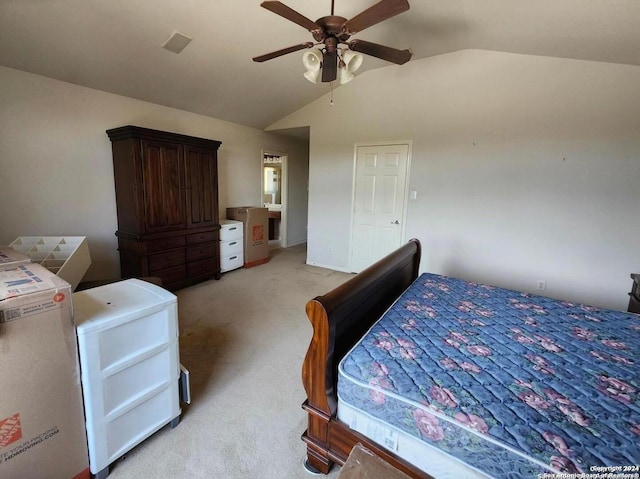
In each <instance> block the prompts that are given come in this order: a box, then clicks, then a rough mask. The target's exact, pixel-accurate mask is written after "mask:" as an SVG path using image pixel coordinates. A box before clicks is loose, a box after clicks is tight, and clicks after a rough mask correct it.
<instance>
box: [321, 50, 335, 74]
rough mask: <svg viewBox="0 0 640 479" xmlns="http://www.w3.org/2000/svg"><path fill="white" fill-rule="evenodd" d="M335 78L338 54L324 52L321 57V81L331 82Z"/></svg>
mask: <svg viewBox="0 0 640 479" xmlns="http://www.w3.org/2000/svg"><path fill="white" fill-rule="evenodd" d="M336 78H338V52H337V50H334V51H331V52H328V51H326V50H325V51H324V53H323V55H322V81H323V82H331V81H334V80H335V79H336Z"/></svg>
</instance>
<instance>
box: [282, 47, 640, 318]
mask: <svg viewBox="0 0 640 479" xmlns="http://www.w3.org/2000/svg"><path fill="white" fill-rule="evenodd" d="M334 102H335V103H334V106H330V105H329V98H328V96H325V97H323V98H321V99H320V100H317V101H316V102H314V103H312V104H310V105H308V106H306V107H304V108H303V109H301V110H299V111H298V112H296V113H294V114H292V115H290V116H289V117H287V118H285V119H283V120H281V121H279V122H277V123H275V124H274V125H271V126H270V128H269V129H278V128H290V127H295V126H302V125H309V126H310V128H311V140H310V186H309V188H310V190H309V239H308V253H307V254H308V256H307V261H308V263H310V264H316V265H321V266H325V267H330V268H334V269H339V270H348V269H349V248H350V228H351V204H352V182H353V154H354V144H355V143H359V142H367V141H383V140H413V155H412V165H411V176H410V189H412V190H415V191H417V199H416V200H409V203H408V205H409V206H408V215H407V225H406V231H407V235H406V236H407V239H408V238H410V237H417V238H420V239H421V240H422V242H423V245H424V258H423V261H422V265H421V268H422V270H423V271H432V272H436V273H442V274H450V275H454V276H459V277H463V278H466V279H472V280H479V281H486V282H490V283H493V284H496V285H498V286H505V287H511V288H515V289H520V290H525V291H531V292H536V290H535V288H536V283H537V281H538V280H545V281H546V282H547V290H546V291H545V292H544V293H543V294H547V295H549V296H552V297H557V298H563V299H569V300H573V301H583V302H587V303H591V304H596V305H601V306H607V307H612V308H618V309H625V308H626V304H627V301H628V297H627V292H628V291H629V290H630V288H631V280H630V278H629V274H630V273H632V272H636V273H637V272H640V249H639V248H638V238H640V221H639V214H638V213H639V211H640V209H639V208H640V187H639V185H640V67H637V66H628V65H618V64H606V63H596V62H585V61H576V60H565V59H557V58H547V57H534V56H525V55H516V54H506V53H498V52H488V51H474V50H466V51H460V52H456V53H451V54H447V55H441V56H438V57H433V58H429V59H424V60H419V61H412V62H409V63H408V64H406V65H404V66H401V67H399V66H390V67H388V68H383V69H379V70H374V71H370V72H366V73H363V74H362V75H359V76H358V77H357V78H356V79H355V80H354V81H353V82H352V83H349V84H347V85H344V86H341V87H340V88H337V89H336V90H335V92H334Z"/></svg>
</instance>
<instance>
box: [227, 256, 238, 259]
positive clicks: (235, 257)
mask: <svg viewBox="0 0 640 479" xmlns="http://www.w3.org/2000/svg"><path fill="white" fill-rule="evenodd" d="M237 258H238V257H237V256H232V257H231V258H229V259H237Z"/></svg>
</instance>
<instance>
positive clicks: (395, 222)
mask: <svg viewBox="0 0 640 479" xmlns="http://www.w3.org/2000/svg"><path fill="white" fill-rule="evenodd" d="M391 224H392V225H399V224H400V222H399V221H398V220H395V221H392V222H391Z"/></svg>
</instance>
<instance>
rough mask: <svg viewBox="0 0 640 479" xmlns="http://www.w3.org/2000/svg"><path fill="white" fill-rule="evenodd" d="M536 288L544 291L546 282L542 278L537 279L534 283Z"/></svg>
mask: <svg viewBox="0 0 640 479" xmlns="http://www.w3.org/2000/svg"><path fill="white" fill-rule="evenodd" d="M536 289H537V290H538V291H544V290H545V289H547V282H546V281H545V280H543V279H539V280H538V282H537V283H536Z"/></svg>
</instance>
